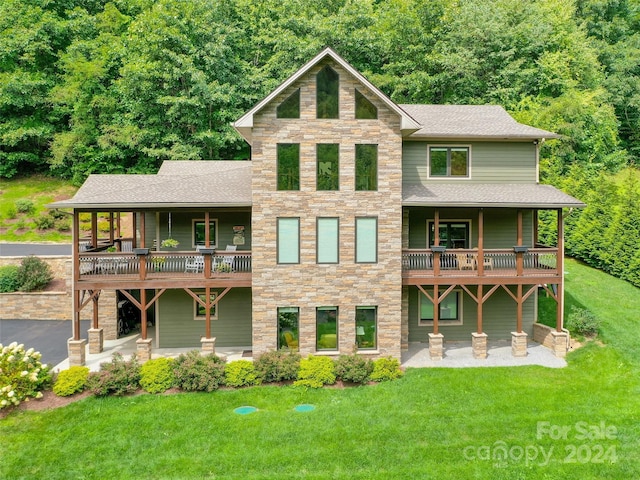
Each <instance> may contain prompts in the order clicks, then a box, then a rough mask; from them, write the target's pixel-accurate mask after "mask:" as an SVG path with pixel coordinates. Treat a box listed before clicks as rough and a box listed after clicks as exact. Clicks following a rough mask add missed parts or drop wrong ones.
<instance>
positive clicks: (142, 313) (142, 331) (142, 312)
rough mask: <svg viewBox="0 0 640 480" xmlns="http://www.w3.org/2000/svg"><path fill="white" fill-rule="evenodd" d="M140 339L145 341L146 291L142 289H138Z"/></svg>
mask: <svg viewBox="0 0 640 480" xmlns="http://www.w3.org/2000/svg"><path fill="white" fill-rule="evenodd" d="M140 305H141V307H142V308H141V309H140V338H141V339H142V340H146V339H147V291H146V290H145V289H144V288H141V289H140Z"/></svg>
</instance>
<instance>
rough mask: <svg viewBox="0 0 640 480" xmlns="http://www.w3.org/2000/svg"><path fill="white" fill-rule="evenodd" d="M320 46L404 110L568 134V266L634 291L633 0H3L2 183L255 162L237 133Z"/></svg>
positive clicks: (548, 237) (562, 162) (558, 145)
mask: <svg viewBox="0 0 640 480" xmlns="http://www.w3.org/2000/svg"><path fill="white" fill-rule="evenodd" d="M325 46H331V47H332V48H334V49H335V50H336V51H337V52H338V53H339V54H340V55H342V56H343V57H344V58H345V59H346V60H347V61H349V62H350V63H351V64H352V65H354V67H355V68H357V69H358V70H360V71H361V72H363V74H364V75H365V76H366V77H367V78H368V79H369V80H370V81H371V82H372V83H373V84H374V85H376V86H378V87H379V88H380V89H381V90H382V91H383V92H385V93H386V94H387V95H388V96H389V97H391V98H392V99H393V100H394V101H396V102H398V103H436V104H447V103H448V104H499V105H502V106H504V107H505V108H506V109H507V110H508V111H509V112H510V113H511V114H512V115H513V116H514V117H515V118H516V119H517V120H519V121H520V122H522V123H526V124H529V125H533V126H536V127H539V128H543V129H547V130H551V131H554V132H557V133H559V134H561V135H562V136H563V138H562V139H561V140H551V141H547V142H546V143H544V144H543V146H542V149H541V170H540V174H541V181H542V182H543V183H549V184H552V185H555V186H557V187H559V188H561V189H562V190H564V191H566V192H567V193H569V194H571V195H574V196H576V197H577V198H579V199H581V200H582V201H584V202H585V203H587V204H588V206H587V208H585V209H583V210H575V211H571V212H567V213H568V215H567V217H566V225H567V241H566V249H567V253H568V254H569V255H572V256H574V257H576V258H579V259H581V260H583V261H585V262H586V263H588V264H589V265H592V266H595V267H597V268H600V269H602V270H604V271H607V272H609V273H612V274H614V275H616V276H618V277H620V278H623V279H626V280H629V281H631V282H632V283H634V284H635V285H637V286H640V248H639V246H640V245H639V243H640V187H639V182H640V172H639V170H638V168H637V167H638V165H639V164H640V162H639V155H640V115H639V112H640V0H573V1H572V0H494V1H490V0H486V1H477V0H475V1H474V0H378V1H375V0H314V1H305V0H264V1H255V0H224V1H219V0H188V1H187V0H112V1H110V2H107V1H104V0H2V2H0V177H4V178H12V177H16V176H25V175H30V174H36V173H43V172H44V173H47V174H48V175H54V176H58V177H61V178H65V179H70V180H71V181H72V182H73V183H74V184H76V185H78V184H80V183H82V181H83V180H84V179H85V178H86V176H87V175H89V174H90V173H153V172H155V171H156V170H157V169H158V167H159V165H160V164H161V163H162V161H163V160H164V159H180V160H200V159H241V158H248V157H249V155H250V152H249V149H248V146H247V145H246V143H245V142H244V141H243V140H242V139H241V138H240V136H239V135H238V134H236V133H235V132H234V131H233V129H232V128H231V127H230V122H232V121H233V120H235V119H237V118H239V117H240V116H241V115H242V114H243V113H244V112H245V111H247V110H248V109H250V108H251V107H252V106H253V105H254V104H255V103H256V102H257V101H259V100H260V99H261V98H263V97H264V96H265V95H266V94H268V93H269V92H270V91H271V90H272V89H273V88H275V87H276V86H277V85H279V84H280V83H281V82H282V81H283V80H284V79H285V78H286V77H287V76H289V75H290V74H292V73H293V72H295V71H296V70H297V69H298V68H299V67H300V66H301V65H303V64H304V63H306V62H307V61H308V60H309V59H310V58H312V57H313V56H315V55H316V54H317V53H318V52H319V51H320V50H321V49H322V48H323V47H325ZM542 221H543V224H544V225H543V227H542V228H541V234H542V240H543V241H544V242H545V243H548V244H552V243H553V242H554V235H555V231H554V228H553V225H554V220H553V219H552V218H547V217H542Z"/></svg>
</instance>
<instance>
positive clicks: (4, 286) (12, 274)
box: [0, 265, 20, 293]
mask: <svg viewBox="0 0 640 480" xmlns="http://www.w3.org/2000/svg"><path fill="white" fill-rule="evenodd" d="M18 288H20V280H19V278H18V266H17V265H5V266H4V267H0V293H7V292H15V291H16V290H18Z"/></svg>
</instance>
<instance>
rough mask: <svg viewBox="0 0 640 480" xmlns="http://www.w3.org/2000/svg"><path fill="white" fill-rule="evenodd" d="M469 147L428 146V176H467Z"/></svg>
mask: <svg viewBox="0 0 640 480" xmlns="http://www.w3.org/2000/svg"><path fill="white" fill-rule="evenodd" d="M469 157H470V155H469V147H429V176H430V177H467V178H468V177H469V163H470V162H469V160H470V158H469Z"/></svg>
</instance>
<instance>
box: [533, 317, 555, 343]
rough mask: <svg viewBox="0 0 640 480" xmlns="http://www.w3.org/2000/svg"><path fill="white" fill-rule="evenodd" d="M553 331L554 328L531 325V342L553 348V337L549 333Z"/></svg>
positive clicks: (537, 324)
mask: <svg viewBox="0 0 640 480" xmlns="http://www.w3.org/2000/svg"><path fill="white" fill-rule="evenodd" d="M554 331H555V328H551V327H549V326H547V325H544V324H542V323H537V322H536V323H534V324H533V340H534V341H536V342H538V343H541V344H542V345H544V346H545V347H547V348H553V336H552V335H551V332H554Z"/></svg>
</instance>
